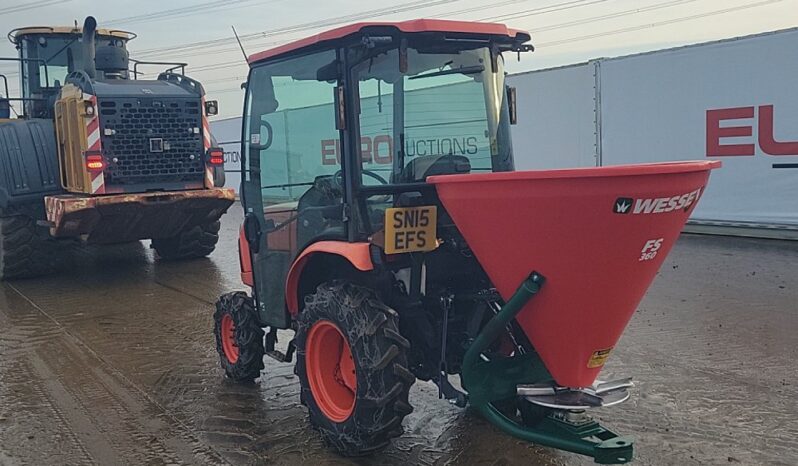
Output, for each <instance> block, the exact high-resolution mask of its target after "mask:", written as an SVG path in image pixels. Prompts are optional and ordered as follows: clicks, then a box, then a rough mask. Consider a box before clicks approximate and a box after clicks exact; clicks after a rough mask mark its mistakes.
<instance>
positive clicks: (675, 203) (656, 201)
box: [612, 188, 701, 215]
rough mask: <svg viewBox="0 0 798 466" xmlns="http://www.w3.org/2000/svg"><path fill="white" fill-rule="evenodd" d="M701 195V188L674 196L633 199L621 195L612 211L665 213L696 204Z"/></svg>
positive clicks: (618, 212) (622, 212) (623, 212)
mask: <svg viewBox="0 0 798 466" xmlns="http://www.w3.org/2000/svg"><path fill="white" fill-rule="evenodd" d="M699 196H701V188H698V189H696V190H695V191H691V192H689V193H685V194H681V195H677V196H672V197H657V198H651V199H632V198H631V197H619V198H618V199H616V200H615V203H614V204H613V205H612V211H613V212H615V213H616V214H633V215H636V214H664V213H667V212H673V211H674V210H680V209H683V210H687V209H689V208H690V206H691V205H693V204H695V202H696V201H697V200H698V197H699Z"/></svg>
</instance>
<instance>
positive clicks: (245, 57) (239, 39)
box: [230, 26, 249, 63]
mask: <svg viewBox="0 0 798 466" xmlns="http://www.w3.org/2000/svg"><path fill="white" fill-rule="evenodd" d="M230 27H231V28H233V35H234V36H236V41H238V46H239V47H240V48H241V53H242V54H244V61H245V62H247V63H249V59H247V52H246V51H245V50H244V44H242V43H241V38H240V37H238V33H237V32H236V27H235V26H230Z"/></svg>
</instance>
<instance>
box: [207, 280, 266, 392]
mask: <svg viewBox="0 0 798 466" xmlns="http://www.w3.org/2000/svg"><path fill="white" fill-rule="evenodd" d="M226 319H230V320H231V321H232V325H233V328H232V332H230V329H229V327H228V328H226V327H225V325H224V323H223V322H224V321H225V320H226ZM213 322H214V326H213V334H214V336H215V337H216V351H217V352H218V353H219V363H220V364H221V366H222V369H224V373H225V375H227V377H229V378H231V379H233V380H235V381H236V382H246V383H251V382H253V381H254V380H255V379H257V378H258V377H260V371H262V370H263V368H264V366H263V355H264V346H263V336H264V332H263V329H262V328H261V327H260V325H259V324H258V317H257V314H256V311H255V307H254V306H253V304H252V299H251V298H250V297H249V296H247V294H246V293H244V292H243V291H237V292H234V293H227V294H225V295H222V296H221V297H220V298H219V300H218V301H216V312H215V313H214V314H213ZM226 332H227V334H225V333H226ZM226 338H231V339H232V341H231V342H232V343H233V344H234V345H235V347H236V350H237V353H238V354H237V355H236V356H237V357H232V355H231V354H229V351H226V349H225V339H226ZM228 341H230V340H228ZM228 350H229V348H228Z"/></svg>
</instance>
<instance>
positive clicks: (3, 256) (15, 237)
mask: <svg viewBox="0 0 798 466" xmlns="http://www.w3.org/2000/svg"><path fill="white" fill-rule="evenodd" d="M57 247H58V245H57V244H56V243H55V241H54V240H53V239H52V238H51V237H50V234H49V232H48V231H47V229H46V228H42V227H39V226H37V225H36V220H34V219H33V218H31V217H29V216H27V215H20V214H14V215H3V214H2V212H0V280H8V279H16V278H32V277H38V276H41V275H47V274H51V273H53V272H55V270H56V264H57V256H56V254H57V252H58V251H57Z"/></svg>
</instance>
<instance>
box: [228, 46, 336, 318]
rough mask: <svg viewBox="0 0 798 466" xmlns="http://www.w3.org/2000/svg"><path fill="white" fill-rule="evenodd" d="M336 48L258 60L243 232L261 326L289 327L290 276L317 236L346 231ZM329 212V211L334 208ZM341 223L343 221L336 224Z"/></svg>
mask: <svg viewBox="0 0 798 466" xmlns="http://www.w3.org/2000/svg"><path fill="white" fill-rule="evenodd" d="M335 59H336V52H335V50H327V51H322V52H318V53H314V54H310V55H304V56H300V57H297V58H291V59H287V60H282V61H278V62H275V63H266V64H263V65H254V66H253V68H252V70H251V72H250V78H249V81H248V85H247V88H248V91H247V100H246V114H245V118H244V127H243V134H242V141H243V144H242V145H243V154H244V159H243V163H242V171H243V173H242V188H243V196H242V202H243V205H244V212H245V221H244V236H245V238H246V241H247V243H248V245H249V249H250V256H251V264H252V272H253V285H254V288H253V291H254V293H253V295H254V296H255V299H256V302H257V307H258V311H259V316H260V320H261V324H262V325H263V326H270V327H274V328H288V327H289V326H290V316H289V315H288V313H287V311H286V307H285V279H286V276H287V274H288V270H289V269H290V267H291V264H292V263H293V261H294V259H295V257H296V256H297V254H298V253H299V252H300V251H301V250H302V248H303V247H304V246H305V245H306V244H308V243H309V242H312V241H313V240H314V239H315V238H317V237H319V236H320V235H324V234H332V233H331V232H336V234H337V232H342V231H343V224H342V222H341V221H340V218H339V219H336V217H340V216H338V215H335V213H334V212H335V211H336V210H337V206H341V211H342V210H343V209H342V190H341V188H340V185H341V180H342V176H341V174H340V147H341V144H340V142H339V141H340V132H339V131H338V130H337V129H336V124H335V108H334V95H335V89H336V86H337V82H338V80H337V79H332V80H331V79H329V78H330V77H329V76H328V74H329V70H330V69H332V70H335V69H336V67H335V66H334V63H335ZM331 212H332V213H331ZM339 223H340V225H339Z"/></svg>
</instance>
